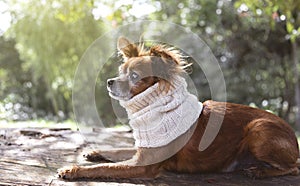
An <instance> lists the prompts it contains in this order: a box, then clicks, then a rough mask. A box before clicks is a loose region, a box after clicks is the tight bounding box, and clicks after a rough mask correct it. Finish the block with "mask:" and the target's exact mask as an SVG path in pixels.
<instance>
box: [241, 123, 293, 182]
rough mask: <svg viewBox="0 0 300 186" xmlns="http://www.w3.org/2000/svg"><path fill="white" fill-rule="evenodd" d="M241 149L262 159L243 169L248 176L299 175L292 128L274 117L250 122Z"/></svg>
mask: <svg viewBox="0 0 300 186" xmlns="http://www.w3.org/2000/svg"><path fill="white" fill-rule="evenodd" d="M242 148H244V149H245V150H246V151H248V152H250V153H251V154H252V155H253V156H254V157H255V158H256V159H257V160H258V161H259V162H261V163H260V164H257V166H256V164H254V166H253V167H251V168H250V169H246V173H247V175H250V176H251V177H256V178H263V177H270V176H280V175H287V174H292V175H297V174H299V169H298V168H297V159H298V157H299V151H298V148H297V141H296V138H295V137H294V134H293V132H292V131H291V130H289V129H288V128H287V127H286V126H284V125H283V124H282V123H279V122H278V121H276V120H275V121H273V120H268V119H257V120H254V121H252V122H251V123H249V124H248V125H247V127H246V136H245V137H244V139H243V141H242Z"/></svg>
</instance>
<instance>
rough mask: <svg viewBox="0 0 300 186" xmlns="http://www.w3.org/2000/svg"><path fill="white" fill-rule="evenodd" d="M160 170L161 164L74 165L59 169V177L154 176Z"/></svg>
mask: <svg viewBox="0 0 300 186" xmlns="http://www.w3.org/2000/svg"><path fill="white" fill-rule="evenodd" d="M159 172H160V164H153V165H147V166H134V165H130V164H129V165H127V164H125V163H124V164H123V163H103V164H98V165H92V166H82V167H80V166H73V167H70V168H63V169H60V170H59V171H58V177H59V178H62V179H67V180H76V179H85V178H88V179H97V178H154V177H156V176H157V175H158V174H159Z"/></svg>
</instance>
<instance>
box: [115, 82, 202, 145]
mask: <svg viewBox="0 0 300 186" xmlns="http://www.w3.org/2000/svg"><path fill="white" fill-rule="evenodd" d="M162 82H163V81H160V82H158V83H156V84H154V85H153V86H151V87H149V88H148V89H146V90H145V91H144V92H142V93H140V94H138V95H136V96H134V97H133V98H132V99H130V100H128V101H120V104H121V106H123V107H124V108H125V109H126V111H127V114H128V117H129V120H130V121H129V124H130V126H131V127H132V129H133V136H134V138H135V146H137V147H147V148H149V147H161V146H164V145H167V144H168V143H170V142H171V141H173V140H174V139H176V138H177V137H179V136H180V135H181V134H183V133H185V132H186V131H187V130H188V129H189V128H190V127H191V126H192V125H193V124H194V123H195V122H196V120H197V119H198V117H199V115H200V113H201V111H202V107H203V106H202V103H201V102H198V99H197V98H196V96H194V95H192V94H190V93H189V92H188V91H187V83H186V81H185V79H184V78H183V77H180V76H175V77H174V78H173V79H172V80H171V87H170V88H169V89H168V92H165V86H164V85H163V84H161V83H162Z"/></svg>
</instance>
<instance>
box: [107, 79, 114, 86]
mask: <svg viewBox="0 0 300 186" xmlns="http://www.w3.org/2000/svg"><path fill="white" fill-rule="evenodd" d="M114 82H115V80H113V79H108V80H107V86H108V87H111V86H112V85H113V84H114Z"/></svg>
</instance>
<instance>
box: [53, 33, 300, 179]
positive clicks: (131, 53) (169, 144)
mask: <svg viewBox="0 0 300 186" xmlns="http://www.w3.org/2000/svg"><path fill="white" fill-rule="evenodd" d="M118 49H119V50H120V52H121V53H122V55H123V57H124V60H125V62H124V63H123V64H122V65H121V67H120V75H119V76H118V77H116V78H114V79H109V80H108V81H107V87H108V91H109V94H110V96H111V97H112V98H115V99H118V100H120V103H121V105H122V106H124V107H125V108H126V110H127V112H128V115H129V119H130V125H131V126H132V128H133V134H134V137H135V139H136V146H137V147H138V148H137V150H136V151H135V152H136V153H135V155H134V156H133V157H132V158H131V159H130V160H127V161H123V162H118V163H102V164H97V165H93V166H73V167H70V168H63V169H61V170H59V173H58V174H59V177H60V178H63V179H69V180H73V179H78V178H90V179H93V178H138V177H140V178H145V177H155V176H157V175H159V173H160V172H161V171H163V170H166V171H175V172H187V173H195V172H200V173H201V172H230V171H236V170H243V171H245V172H246V173H247V175H249V176H252V177H256V178H263V177H270V176H280V175H287V174H291V175H297V174H299V169H298V166H299V165H300V159H299V147H298V143H297V139H296V136H295V134H294V132H293V130H292V129H291V127H290V126H289V125H288V124H287V123H286V122H284V121H283V120H282V119H280V118H279V117H277V116H275V115H273V114H271V113H269V112H266V111H263V110H259V109H256V108H251V107H248V106H244V105H238V104H232V103H220V102H215V101H205V102H204V103H203V104H201V103H197V100H196V99H195V97H193V96H192V95H191V94H189V93H188V92H187V91H186V85H185V81H184V80H183V78H180V75H181V74H182V73H183V67H184V66H185V64H184V63H183V62H182V60H181V56H180V54H179V53H178V52H176V51H174V50H171V49H168V48H166V47H164V46H160V45H156V46H153V47H151V48H150V49H149V50H147V51H146V50H143V49H142V48H141V47H140V46H136V45H135V44H133V43H130V42H129V41H128V40H127V39H125V38H120V39H119V41H118ZM178 109H180V110H178ZM224 114H225V115H224ZM210 116H213V117H214V119H213V120H212V121H223V122H222V124H221V127H220V130H219V133H218V135H217V136H216V137H215V139H214V140H213V142H212V143H211V144H210V145H209V146H208V148H206V149H205V150H203V151H201V150H199V144H200V140H201V139H202V137H203V134H204V131H205V129H206V127H207V125H208V122H209V119H210ZM105 153H109V152H104V151H102V152H101V151H99V152H92V153H91V154H88V155H87V156H86V157H87V159H88V160H94V159H97V157H100V158H102V156H101V155H104V156H105ZM118 153H121V154H122V153H124V154H125V156H131V155H133V151H132V150H121V151H112V154H118Z"/></svg>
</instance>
